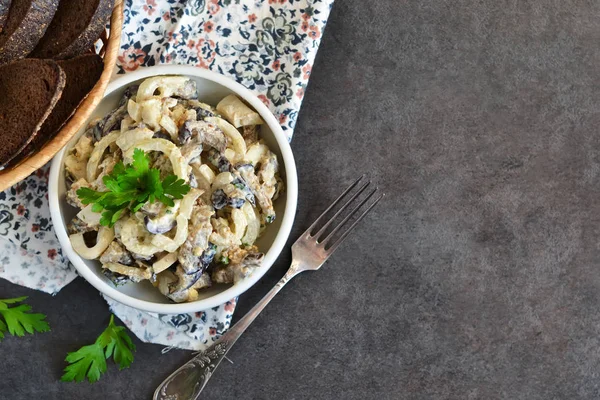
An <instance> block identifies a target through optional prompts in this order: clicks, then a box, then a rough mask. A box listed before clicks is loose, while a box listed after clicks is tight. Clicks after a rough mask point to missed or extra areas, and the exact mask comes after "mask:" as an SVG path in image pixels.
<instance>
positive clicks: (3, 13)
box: [0, 0, 11, 32]
mask: <svg viewBox="0 0 600 400" xmlns="http://www.w3.org/2000/svg"><path fill="white" fill-rule="evenodd" d="M10 3H11V0H0V32H2V29H3V28H4V23H5V22H6V19H7V18H8V10H9V9H10Z"/></svg>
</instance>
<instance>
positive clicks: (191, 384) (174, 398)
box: [154, 262, 299, 400]
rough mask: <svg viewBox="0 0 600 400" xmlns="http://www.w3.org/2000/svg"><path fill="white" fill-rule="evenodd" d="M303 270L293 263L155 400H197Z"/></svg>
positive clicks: (165, 384)
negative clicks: (242, 338) (225, 360)
mask: <svg viewBox="0 0 600 400" xmlns="http://www.w3.org/2000/svg"><path fill="white" fill-rule="evenodd" d="M298 272H299V270H298V268H297V264H296V263H294V262H292V266H291V267H290V269H289V270H288V272H287V273H286V274H285V275H284V276H283V278H281V279H280V280H279V282H277V284H276V285H275V286H274V287H273V288H272V289H271V290H270V291H269V293H267V294H266V295H265V297H263V298H262V299H261V300H260V301H259V302H258V303H257V304H256V305H255V306H254V307H252V309H251V310H250V311H249V312H248V313H247V314H246V315H244V317H243V318H242V319H240V320H239V321H238V322H237V323H236V324H235V325H234V326H233V327H231V328H230V329H229V330H228V331H227V332H226V333H225V334H224V335H223V336H221V337H220V338H219V339H218V340H217V341H216V342H215V343H214V344H212V345H211V346H210V347H208V348H207V349H206V350H204V351H201V352H199V353H198V355H196V356H195V357H194V358H192V359H191V360H190V361H188V362H187V363H185V364H184V365H182V366H181V367H180V368H179V369H178V370H177V371H175V372H173V373H172V374H171V375H170V376H169V377H168V378H167V379H165V380H164V381H163V382H162V383H161V384H160V385H159V386H158V388H156V391H155V392H154V400H196V399H197V398H198V396H199V395H200V392H202V389H204V387H205V386H206V384H207V383H208V380H209V379H210V378H211V376H212V374H213V373H214V371H215V370H216V369H217V367H218V366H219V364H220V363H221V361H222V360H223V358H225V355H226V354H227V352H228V351H229V349H231V348H232V347H233V345H234V344H235V342H236V341H237V340H238V339H239V338H240V336H242V333H244V331H245V330H246V329H247V328H248V326H250V324H251V323H252V322H253V321H254V320H255V319H256V317H257V316H258V314H260V312H261V311H262V310H263V309H264V308H265V307H266V306H267V304H269V302H270V301H271V300H272V299H273V297H275V295H276V294H277V293H279V291H280V290H281V289H282V288H283V287H284V286H285V284H286V283H288V282H289V280H290V279H292V278H293V277H294V276H295V275H296V274H298Z"/></svg>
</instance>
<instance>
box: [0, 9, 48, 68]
mask: <svg viewBox="0 0 600 400" xmlns="http://www.w3.org/2000/svg"><path fill="white" fill-rule="evenodd" d="M0 1H2V0H0ZM57 8H58V0H12V2H11V5H10V9H9V11H8V18H7V19H6V23H5V25H4V29H3V30H2V32H0V65H1V64H6V63H8V62H10V61H14V60H18V59H21V58H24V57H26V56H27V54H29V53H30V52H31V50H33V49H34V48H35V45H36V44H37V42H38V41H39V40H40V39H41V38H42V37H43V36H44V33H45V32H46V28H48V25H50V21H52V17H54V13H55V12H56V9H57Z"/></svg>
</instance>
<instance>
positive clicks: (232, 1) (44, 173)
mask: <svg viewBox="0 0 600 400" xmlns="http://www.w3.org/2000/svg"><path fill="white" fill-rule="evenodd" d="M332 5H333V0H126V3H125V15H124V17H125V18H124V26H123V33H122V37H121V49H120V54H119V57H118V62H117V68H116V71H115V74H123V73H127V72H130V71H134V70H136V69H138V68H143V67H146V66H152V65H156V64H165V63H166V64H168V63H172V64H189V65H196V66H198V67H199V68H208V69H210V70H213V71H217V72H219V73H221V74H223V75H228V76H231V77H233V78H235V79H236V80H237V81H238V82H239V83H241V84H242V85H244V86H246V87H247V88H249V89H250V90H252V91H253V92H254V93H256V94H257V96H258V97H259V98H260V99H261V100H262V101H263V102H264V103H265V104H266V105H267V106H268V107H269V108H270V109H271V111H272V112H273V114H275V116H276V117H277V118H278V119H279V122H280V124H281V126H282V128H283V129H284V131H285V132H286V134H287V136H288V138H289V139H291V137H292V132H293V129H294V125H295V123H296V118H297V115H298V111H299V109H300V104H301V102H302V98H303V96H304V91H305V89H306V85H307V83H308V79H309V77H310V72H311V68H312V63H313V60H314V58H315V55H316V52H317V48H318V46H319V43H320V40H321V35H322V34H323V29H324V28H325V24H326V22H327V17H328V16H329V11H330V9H331V6H332ZM48 167H49V166H48V165H46V166H45V167H43V168H41V169H40V170H38V171H37V172H36V173H34V174H32V175H31V176H29V177H28V178H27V179H25V180H24V181H22V182H20V183H18V184H17V185H15V186H13V187H11V188H10V189H7V190H6V191H4V192H0V248H2V252H1V253H0V277H1V278H4V279H7V280H9V281H11V282H13V283H15V284H18V285H22V286H27V287H29V288H33V289H38V290H42V291H45V292H47V293H53V294H54V293H57V292H58V291H59V290H60V289H62V288H63V287H64V286H66V285H67V284H68V283H70V282H71V281H72V280H73V279H75V278H76V277H77V273H76V271H75V269H74V268H73V267H72V266H71V265H70V264H69V262H68V260H67V259H66V258H65V257H64V256H63V255H62V252H61V250H60V246H59V243H58V240H57V238H56V234H55V233H54V231H53V229H52V221H51V220H50V212H49V210H48V199H47V186H48ZM105 299H106V301H107V303H108V305H109V307H110V308H111V310H112V312H113V313H114V314H115V315H117V316H118V317H119V318H120V319H121V320H122V321H123V322H124V323H125V324H126V325H127V326H128V327H129V329H131V330H132V332H133V333H135V334H136V335H137V336H138V337H139V338H140V340H142V341H144V342H151V343H160V344H164V345H167V346H174V347H179V348H184V349H193V350H200V349H202V348H204V347H205V346H206V345H207V344H210V343H212V342H213V341H214V340H216V339H217V338H218V337H219V336H220V335H221V334H222V333H223V332H224V331H225V330H227V328H228V327H229V325H230V322H231V318H232V315H233V311H234V310H235V299H234V300H231V301H229V302H227V303H225V304H223V305H221V306H219V307H215V308H213V309H210V310H205V311H202V312H197V313H194V314H179V315H166V314H154V313H147V312H143V311H139V310H136V309H133V308H131V307H127V306H125V305H123V304H120V303H117V302H115V301H114V300H112V299H109V298H105Z"/></svg>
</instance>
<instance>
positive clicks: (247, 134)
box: [242, 125, 258, 146]
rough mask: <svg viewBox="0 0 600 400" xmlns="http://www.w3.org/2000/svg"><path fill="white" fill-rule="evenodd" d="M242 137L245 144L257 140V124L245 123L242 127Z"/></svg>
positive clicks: (249, 144) (248, 144)
mask: <svg viewBox="0 0 600 400" xmlns="http://www.w3.org/2000/svg"><path fill="white" fill-rule="evenodd" d="M242 137H243V138H244V141H245V142H246V146H251V145H252V144H254V143H256V142H258V125H246V126H243V127H242Z"/></svg>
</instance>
